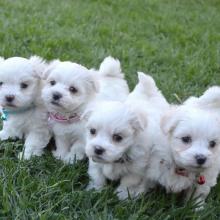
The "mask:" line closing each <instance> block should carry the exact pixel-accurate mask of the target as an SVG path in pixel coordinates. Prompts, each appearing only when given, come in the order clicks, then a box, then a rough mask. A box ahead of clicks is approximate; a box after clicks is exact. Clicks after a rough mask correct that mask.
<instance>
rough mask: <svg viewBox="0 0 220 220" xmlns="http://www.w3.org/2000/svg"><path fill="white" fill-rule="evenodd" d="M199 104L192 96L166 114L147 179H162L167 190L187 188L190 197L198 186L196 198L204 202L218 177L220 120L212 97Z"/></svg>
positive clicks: (206, 97) (158, 180) (204, 98)
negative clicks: (200, 179) (201, 179)
mask: <svg viewBox="0 0 220 220" xmlns="http://www.w3.org/2000/svg"><path fill="white" fill-rule="evenodd" d="M200 101H201V100H200ZM198 103H199V102H198V98H190V100H188V101H187V102H186V103H184V105H181V106H173V107H172V108H171V109H170V110H169V111H168V112H167V113H166V114H165V116H164V117H163V119H162V122H161V128H162V131H163V133H161V136H158V138H159V139H161V143H160V144H159V145H155V148H154V151H153V154H152V156H151V162H150V167H149V169H148V170H147V178H149V179H151V180H152V181H155V182H159V183H160V184H161V185H162V186H164V187H165V188H166V190H167V191H168V192H174V193H176V192H181V191H183V190H186V192H187V198H189V197H190V196H191V194H192V192H193V190H194V189H195V193H194V194H193V196H194V198H197V201H198V202H200V203H204V201H205V198H206V197H207V195H208V194H209V192H210V189H211V187H212V186H214V185H215V184H216V180H217V176H218V170H219V169H218V167H219V163H220V160H219V154H220V135H219V134H220V120H219V117H218V116H217V115H216V114H213V112H212V111H211V109H212V106H214V105H215V98H214V97H213V96H209V97H208V96H206V95H204V96H203V97H202V101H201V102H200V104H201V105H200V104H198ZM202 106H206V107H205V108H203V107H202ZM208 106H209V107H208ZM202 177H204V178H205V183H204V184H201V185H200V184H199V182H198V178H202Z"/></svg>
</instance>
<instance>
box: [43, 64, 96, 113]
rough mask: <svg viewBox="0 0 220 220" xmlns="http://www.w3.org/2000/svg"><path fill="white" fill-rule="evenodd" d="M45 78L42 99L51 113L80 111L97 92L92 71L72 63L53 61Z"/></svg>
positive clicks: (45, 73)
mask: <svg viewBox="0 0 220 220" xmlns="http://www.w3.org/2000/svg"><path fill="white" fill-rule="evenodd" d="M44 78H45V79H46V84H45V85H44V88H43V91H42V98H43V100H44V102H45V104H46V106H47V108H48V110H49V111H58V112H66V113H68V112H73V111H78V110H80V109H81V107H82V106H84V104H85V103H87V102H88V101H89V99H90V98H91V97H92V96H93V95H94V94H95V93H96V91H97V85H96V81H95V79H94V78H93V75H92V74H91V73H90V71H89V70H88V69H87V68H85V67H83V66H81V65H79V64H76V63H72V62H61V61H59V60H56V61H53V62H52V63H51V64H50V65H49V66H48V69H47V70H46V71H45V72H44Z"/></svg>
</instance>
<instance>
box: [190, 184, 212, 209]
mask: <svg viewBox="0 0 220 220" xmlns="http://www.w3.org/2000/svg"><path fill="white" fill-rule="evenodd" d="M209 192H210V187H209V186H207V185H199V186H197V188H196V190H195V193H194V194H193V198H195V199H196V204H199V207H198V208H196V211H199V210H202V209H203V208H204V204H205V199H206V197H207V196H208V194H209ZM192 193H193V189H190V190H188V191H187V198H188V199H189V198H190V197H191V195H192Z"/></svg>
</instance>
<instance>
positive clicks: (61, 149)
mask: <svg viewBox="0 0 220 220" xmlns="http://www.w3.org/2000/svg"><path fill="white" fill-rule="evenodd" d="M55 142H56V150H54V151H53V152H52V153H53V156H54V157H55V158H56V159H58V160H65V157H66V155H67V154H68V152H69V148H70V142H69V140H68V139H67V138H66V137H65V136H55Z"/></svg>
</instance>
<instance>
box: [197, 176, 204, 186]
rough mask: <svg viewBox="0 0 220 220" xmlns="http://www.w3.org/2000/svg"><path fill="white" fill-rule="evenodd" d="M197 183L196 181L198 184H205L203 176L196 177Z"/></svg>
mask: <svg viewBox="0 0 220 220" xmlns="http://www.w3.org/2000/svg"><path fill="white" fill-rule="evenodd" d="M197 183H198V184H199V185H203V184H205V176H203V175H200V176H199V177H198V179H197Z"/></svg>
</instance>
